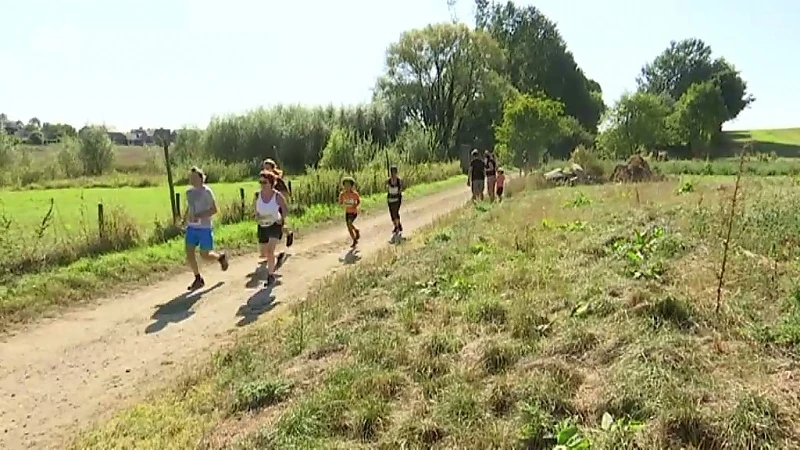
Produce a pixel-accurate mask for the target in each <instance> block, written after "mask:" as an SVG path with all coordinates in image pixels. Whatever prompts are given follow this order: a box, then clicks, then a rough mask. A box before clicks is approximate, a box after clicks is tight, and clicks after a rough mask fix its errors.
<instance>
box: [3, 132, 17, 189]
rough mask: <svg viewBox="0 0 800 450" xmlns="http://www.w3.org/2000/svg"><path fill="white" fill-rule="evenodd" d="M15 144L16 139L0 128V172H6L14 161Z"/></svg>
mask: <svg viewBox="0 0 800 450" xmlns="http://www.w3.org/2000/svg"><path fill="white" fill-rule="evenodd" d="M16 146H17V139H16V138H15V137H14V136H9V135H8V134H6V133H5V131H3V130H0V172H8V170H6V169H8V168H9V167H11V165H12V164H13V163H14V155H15V152H14V150H15V148H16ZM0 181H2V176H0Z"/></svg>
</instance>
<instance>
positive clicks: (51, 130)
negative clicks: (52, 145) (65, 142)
mask: <svg viewBox="0 0 800 450" xmlns="http://www.w3.org/2000/svg"><path fill="white" fill-rule="evenodd" d="M41 131H42V134H44V137H45V139H48V140H51V139H53V140H62V139H63V138H65V137H76V136H77V134H78V133H77V132H76V131H75V128H74V127H73V126H72V125H69V124H66V123H50V122H44V123H43V124H42V129H41Z"/></svg>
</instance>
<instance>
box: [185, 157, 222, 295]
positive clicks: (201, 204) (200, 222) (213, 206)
mask: <svg viewBox="0 0 800 450" xmlns="http://www.w3.org/2000/svg"><path fill="white" fill-rule="evenodd" d="M189 180H190V181H191V183H192V186H191V187H189V189H187V190H186V203H187V205H186V213H185V214H184V217H183V222H184V224H185V225H186V261H187V262H188V263H189V267H191V269H192V272H193V273H194V282H192V284H191V285H190V286H189V288H188V290H189V291H195V290H197V289H202V288H203V286H205V285H206V282H205V280H203V277H202V276H201V275H200V268H199V266H198V264H197V249H198V248H199V249H200V257H202V258H203V259H204V260H207V261H215V262H218V263H219V266H220V267H221V268H222V270H223V271H225V270H228V257H227V256H226V255H225V253H224V252H215V251H214V232H213V227H212V221H211V217H212V216H213V215H214V214H216V213H217V202H216V199H215V198H214V192H213V191H212V190H211V188H210V187H209V186H207V185H206V184H205V181H206V176H205V174H204V173H203V171H202V170H200V169H199V168H197V167H192V169H191V173H190V174H189Z"/></svg>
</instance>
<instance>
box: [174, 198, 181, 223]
mask: <svg viewBox="0 0 800 450" xmlns="http://www.w3.org/2000/svg"><path fill="white" fill-rule="evenodd" d="M180 216H181V193H180V192H176V193H175V217H180Z"/></svg>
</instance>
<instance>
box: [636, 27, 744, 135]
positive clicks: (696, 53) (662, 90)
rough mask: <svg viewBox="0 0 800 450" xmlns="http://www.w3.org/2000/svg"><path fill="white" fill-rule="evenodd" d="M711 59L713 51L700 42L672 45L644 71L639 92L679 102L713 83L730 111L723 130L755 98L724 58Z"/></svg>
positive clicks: (638, 80) (687, 40) (698, 40)
mask: <svg viewBox="0 0 800 450" xmlns="http://www.w3.org/2000/svg"><path fill="white" fill-rule="evenodd" d="M711 55H712V52H711V47H709V46H708V45H706V43H705V42H703V41H702V40H700V39H696V38H692V39H684V40H682V41H679V42H676V41H672V42H670V44H669V47H667V49H666V50H664V51H663V52H662V53H661V54H660V55H658V56H657V57H656V58H655V59H654V60H653V61H652V62H651V63H648V64H646V65H645V66H644V67H643V68H642V71H641V74H640V75H639V77H638V78H637V83H638V84H639V89H640V90H642V91H645V92H649V93H653V94H667V95H669V96H670V97H671V98H672V99H673V100H676V101H677V100H678V99H680V98H681V97H682V96H683V95H684V94H685V93H686V92H688V91H689V89H690V88H691V86H692V85H694V84H697V83H704V82H712V83H713V84H714V85H716V86H717V87H718V88H719V89H720V92H721V96H722V98H723V100H724V102H725V108H726V111H727V114H726V116H725V117H724V118H723V120H722V121H721V122H720V123H719V125H720V126H721V125H722V123H723V122H725V121H728V120H731V119H734V118H736V116H738V115H739V113H740V112H742V110H743V109H744V108H746V107H747V106H748V105H749V104H750V103H752V102H753V101H755V98H754V97H753V96H752V95H750V94H748V93H747V83H746V82H745V81H744V80H743V79H742V77H741V76H740V74H739V72H738V71H737V70H736V69H735V68H734V67H733V66H732V65H731V64H730V63H728V62H727V61H725V59H723V58H717V59H712V57H711ZM709 114H712V115H713V114H714V112H713V111H710V112H709ZM718 128H719V127H718Z"/></svg>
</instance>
